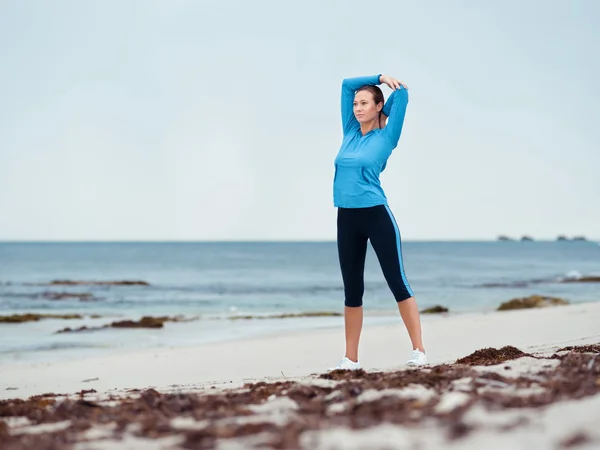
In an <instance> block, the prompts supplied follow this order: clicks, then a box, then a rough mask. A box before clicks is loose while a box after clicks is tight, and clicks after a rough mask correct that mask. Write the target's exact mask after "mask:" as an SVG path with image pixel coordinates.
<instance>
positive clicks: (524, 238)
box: [521, 236, 533, 241]
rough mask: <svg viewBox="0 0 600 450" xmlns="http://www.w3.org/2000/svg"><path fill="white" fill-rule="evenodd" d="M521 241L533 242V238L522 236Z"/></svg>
mask: <svg viewBox="0 0 600 450" xmlns="http://www.w3.org/2000/svg"><path fill="white" fill-rule="evenodd" d="M521 241H533V238H532V237H531V236H523V237H522V238H521Z"/></svg>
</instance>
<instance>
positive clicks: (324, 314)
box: [229, 311, 343, 320]
mask: <svg viewBox="0 0 600 450" xmlns="http://www.w3.org/2000/svg"><path fill="white" fill-rule="evenodd" d="M342 315H343V314H342V313H339V312H327V311H323V312H321V311H313V312H311V311H309V312H303V313H284V314H263V315H258V314H257V315H246V316H230V317H229V319H230V320H250V319H293V318H298V317H341V316H342Z"/></svg>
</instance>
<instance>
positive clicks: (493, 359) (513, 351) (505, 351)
mask: <svg viewBox="0 0 600 450" xmlns="http://www.w3.org/2000/svg"><path fill="white" fill-rule="evenodd" d="M523 356H532V355H530V354H528V353H524V352H522V351H521V350H519V349H518V348H516V347H513V346H511V345H506V346H504V347H502V348H500V349H496V348H493V347H486V348H482V349H480V350H476V351H475V352H473V353H471V354H470V355H468V356H465V357H463V358H459V359H457V360H456V364H466V365H468V366H491V365H495V364H500V363H503V362H506V361H510V360H511V359H517V358H521V357H523Z"/></svg>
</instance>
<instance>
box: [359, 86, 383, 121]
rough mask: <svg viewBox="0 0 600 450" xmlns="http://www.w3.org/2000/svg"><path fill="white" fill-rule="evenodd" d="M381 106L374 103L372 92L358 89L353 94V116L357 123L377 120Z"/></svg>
mask: <svg viewBox="0 0 600 450" xmlns="http://www.w3.org/2000/svg"><path fill="white" fill-rule="evenodd" d="M382 107H383V105H376V104H375V101H374V100H373V94H372V93H371V92H369V91H359V92H357V93H356V95H355V96H354V117H356V120H358V122H359V123H368V122H371V121H373V120H377V119H378V118H379V111H381V108H382Z"/></svg>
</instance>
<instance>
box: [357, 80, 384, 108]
mask: <svg viewBox="0 0 600 450" xmlns="http://www.w3.org/2000/svg"><path fill="white" fill-rule="evenodd" d="M360 91H368V92H370V93H371V94H373V101H374V102H375V104H376V105H377V104H379V103H384V101H385V99H384V97H383V92H381V89H379V86H370V85H366V86H362V87H360V88H358V89H357V90H356V92H360Z"/></svg>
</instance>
